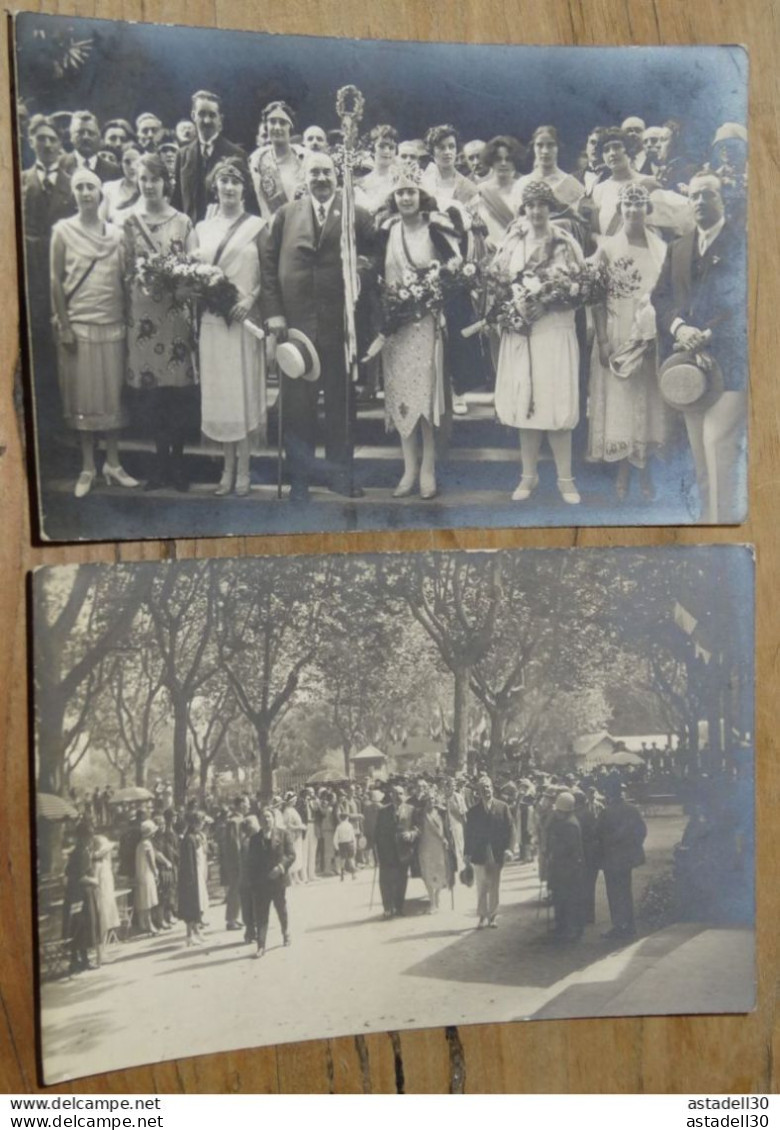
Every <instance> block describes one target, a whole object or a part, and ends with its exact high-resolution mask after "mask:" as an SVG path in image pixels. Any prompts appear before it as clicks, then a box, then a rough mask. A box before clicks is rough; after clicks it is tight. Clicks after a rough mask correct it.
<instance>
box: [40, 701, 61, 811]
mask: <svg viewBox="0 0 780 1130" xmlns="http://www.w3.org/2000/svg"><path fill="white" fill-rule="evenodd" d="M36 705H37V706H38V791H39V792H42V793H53V794H54V795H55V796H62V793H63V791H64V789H65V740H64V738H63V734H62V731H63V728H64V724H65V701H64V699H63V697H62V695H60V694H58V693H57V692H56V690H54V688H52V687H48V688H45V690H44V691H43V692H42V693H39V694H38V695H37V697H36Z"/></svg>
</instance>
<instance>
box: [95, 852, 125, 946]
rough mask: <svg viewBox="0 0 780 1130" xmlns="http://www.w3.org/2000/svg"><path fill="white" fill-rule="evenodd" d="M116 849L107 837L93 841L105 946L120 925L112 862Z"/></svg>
mask: <svg viewBox="0 0 780 1130" xmlns="http://www.w3.org/2000/svg"><path fill="white" fill-rule="evenodd" d="M115 847H116V845H115V844H113V843H112V842H111V840H109V839H108V838H107V837H106V836H95V838H94V840H93V841H92V859H93V862H94V867H95V878H96V879H97V892H96V896H97V904H98V922H99V923H100V934H101V938H100V940H101V943H102V944H103V945H105V944H106V940H107V938H108V935H109V933H110V932H111V931H112V930H116V929H117V928H118V927H119V924H120V917H119V910H118V908H117V905H116V890H115V887H114V870H113V866H112V862H111V854H112V852H113V851H114V848H115Z"/></svg>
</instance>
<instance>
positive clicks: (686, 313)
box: [652, 173, 747, 522]
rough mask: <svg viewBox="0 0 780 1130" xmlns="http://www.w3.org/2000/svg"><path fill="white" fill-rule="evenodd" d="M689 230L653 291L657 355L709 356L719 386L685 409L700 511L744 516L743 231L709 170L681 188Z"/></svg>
mask: <svg viewBox="0 0 780 1130" xmlns="http://www.w3.org/2000/svg"><path fill="white" fill-rule="evenodd" d="M688 199H689V200H690V202H691V206H692V208H693V215H694V219H695V222H696V228H695V230H694V231H693V232H690V233H688V234H687V235H683V236H681V237H680V239H678V240H676V241H675V242H674V243H673V244H672V245H671V246H670V247H669V250H668V251H667V254H666V261H665V263H664V266H663V269H662V271H661V275H660V277H659V279H658V282H657V283H656V286H655V290H654V291H653V295H652V302H653V306H654V307H655V310H656V314H657V316H658V329H659V336H660V344H661V357H662V358H666V357H668V356H670V355H671V354H672V352H673V351H674V350H675V349H681V350H687V351H689V352H691V353H700V352H702V351H703V352H705V353H708V354H710V355H711V356H712V357H713V358H714V359H715V360H716V361H717V362H718V365H719V366H720V368H721V370H722V372H723V378H724V391H723V392H722V393H721V395H720V396H719V397H718V399H717V400H716V401H715V402H714V403H712V404H710V405H709V407H706V408H704V409H701V410H691V411H686V413H685V425H686V428H687V431H688V440H689V442H690V445H691V451H692V454H693V461H694V465H695V468H696V479H697V482H698V487H699V497H700V501H701V507H702V517H703V518H704V519H705V520H706V521H708V522H735V521H741V520H742V518H743V517H744V515H743V513H742V509H741V505H742V492H740V491H739V490H738V489H737V487H738V478H739V461H740V449H741V445H742V442H743V439H744V433H745V427H746V423H747V267H746V259H745V233H744V231H743V230H742V229H741V228H740V227H739V225H736V224H734V223H731V222H729V221H728V220H726V219H725V214H724V206H723V191H722V186H721V182H720V179H719V178H718V177H717V176H716V175H715V174H714V173H697V174H696V176H694V177H693V178H692V179H691V181H690V184H689V186H688Z"/></svg>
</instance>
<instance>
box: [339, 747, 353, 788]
mask: <svg viewBox="0 0 780 1130" xmlns="http://www.w3.org/2000/svg"><path fill="white" fill-rule="evenodd" d="M341 748H342V749H343V750H344V776H345V777H346V778H347V780H348V781H349V780H350V778H351V777H352V772H351V768H352V763H351V762H350V759H349V755H350V752H351V750H352V746H351V745H349V743H347V742H344V743H343V745H342V747H341Z"/></svg>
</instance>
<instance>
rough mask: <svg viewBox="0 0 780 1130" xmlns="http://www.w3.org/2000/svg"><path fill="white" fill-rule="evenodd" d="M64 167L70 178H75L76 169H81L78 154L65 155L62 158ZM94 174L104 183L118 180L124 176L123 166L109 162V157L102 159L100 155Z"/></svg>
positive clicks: (96, 161)
mask: <svg viewBox="0 0 780 1130" xmlns="http://www.w3.org/2000/svg"><path fill="white" fill-rule="evenodd" d="M62 167H63V168H64V170H65V172H66V173H68V174H69V176H73V174H74V173H75V171H76V169H78V168H79V167H80V166H79V159H78V157H77V156H76V154H75V153H65V154H64V155H63V157H62ZM92 172H93V173H94V174H95V176H96V177H98V178H99V179H100V180H101V181H103V182H104V183H105V182H106V181H107V180H118V179H119V177H121V175H122V169H121V166H120V165H119V163H118V162H117V161H109V159H108V158H107V157H101V156H100V154H98V156H97V158H96V160H95V167H94V169H93V170H92Z"/></svg>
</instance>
